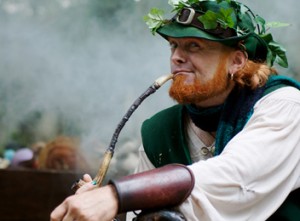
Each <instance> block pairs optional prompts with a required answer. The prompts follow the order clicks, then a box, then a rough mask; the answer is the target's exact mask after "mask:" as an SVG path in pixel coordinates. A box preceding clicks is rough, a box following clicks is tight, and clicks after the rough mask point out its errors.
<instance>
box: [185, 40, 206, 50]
mask: <svg viewBox="0 0 300 221" xmlns="http://www.w3.org/2000/svg"><path fill="white" fill-rule="evenodd" d="M201 49H203V47H201V45H199V44H197V43H195V42H191V43H189V44H188V50H189V51H198V50H201Z"/></svg>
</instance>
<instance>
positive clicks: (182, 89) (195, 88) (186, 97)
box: [169, 59, 229, 104]
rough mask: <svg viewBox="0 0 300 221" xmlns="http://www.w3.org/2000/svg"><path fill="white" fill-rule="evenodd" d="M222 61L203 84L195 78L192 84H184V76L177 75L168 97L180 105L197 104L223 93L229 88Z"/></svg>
mask: <svg viewBox="0 0 300 221" xmlns="http://www.w3.org/2000/svg"><path fill="white" fill-rule="evenodd" d="M224 60H225V59H224ZM224 60H223V61H221V62H220V64H219V65H218V68H217V71H216V74H215V75H214V77H213V78H212V79H211V80H209V81H207V82H205V83H203V82H201V79H199V78H195V80H194V82H193V84H190V83H186V76H185V75H177V76H176V77H175V78H174V81H173V83H172V85H171V87H170V90H169V95H170V96H171V97H172V98H173V99H175V100H176V101H177V102H178V103H180V104H191V103H193V104H197V103H200V102H202V101H205V100H207V99H209V98H211V97H214V96H217V95H219V94H221V93H223V92H224V91H225V90H227V89H228V86H229V83H228V74H227V70H226V68H225V61H224Z"/></svg>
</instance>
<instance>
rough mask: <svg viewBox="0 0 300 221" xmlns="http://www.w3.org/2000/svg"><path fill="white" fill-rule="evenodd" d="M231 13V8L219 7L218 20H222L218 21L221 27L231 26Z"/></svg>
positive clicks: (232, 23) (232, 22) (232, 24)
mask: <svg viewBox="0 0 300 221" xmlns="http://www.w3.org/2000/svg"><path fill="white" fill-rule="evenodd" d="M232 13H233V8H228V9H224V8H221V10H220V13H219V18H218V20H221V21H222V22H220V24H221V26H222V28H227V27H229V28H233V26H234V21H233V19H232V17H231V15H232Z"/></svg>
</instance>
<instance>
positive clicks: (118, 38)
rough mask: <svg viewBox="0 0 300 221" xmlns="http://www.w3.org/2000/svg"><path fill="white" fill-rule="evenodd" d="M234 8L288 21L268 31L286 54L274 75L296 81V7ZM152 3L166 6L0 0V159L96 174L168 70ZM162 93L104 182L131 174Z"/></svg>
mask: <svg viewBox="0 0 300 221" xmlns="http://www.w3.org/2000/svg"><path fill="white" fill-rule="evenodd" d="M241 2H244V3H246V4H247V5H248V6H250V8H252V9H253V11H254V12H255V13H257V14H259V15H261V16H262V17H264V18H265V19H266V20H267V21H268V22H272V21H279V22H285V23H289V24H290V26H289V27H284V28H279V29H272V32H273V33H274V35H273V36H274V38H275V40H276V41H278V42H280V43H282V44H283V45H284V46H285V48H286V49H287V55H288V59H289V68H288V69H280V68H279V70H280V72H281V73H282V74H285V75H290V76H294V77H296V78H298V79H299V72H300V62H298V54H297V52H298V50H299V49H300V46H299V45H300V44H299V43H298V30H299V29H300V27H299V26H300V20H299V19H298V15H297V11H296V10H297V9H298V8H299V4H300V3H298V2H297V1H295V0H286V1H274V0H260V1H258V0H256V1H253V0H252V1H250V0H248V1H246V0H245V1H241ZM152 7H159V8H162V9H165V10H166V12H169V10H170V6H169V5H168V4H167V0H122V1H120V0H101V1H100V0H0V157H2V159H8V160H12V159H13V157H14V156H16V153H18V154H19V159H16V160H17V162H15V163H16V164H18V160H19V161H20V160H22V159H27V160H28V161H30V160H32V159H34V162H31V161H30V166H32V167H33V168H43V167H44V168H45V167H47V166H46V164H47V163H48V164H49V165H51V162H46V161H47V160H46V159H45V155H47V154H49V153H50V152H51V151H52V154H53V155H56V156H60V155H62V156H63V155H68V154H69V156H72V157H73V158H74V157H75V158H76V159H75V160H74V159H73V160H74V161H76V162H78V159H79V161H80V162H81V164H80V165H78V164H77V165H75V166H74V167H72V166H70V165H72V164H71V163H70V164H66V165H65V164H64V163H62V164H58V163H57V162H54V163H53V162H52V168H54V169H66V170H68V169H74V170H84V171H85V172H88V173H91V174H92V175H94V173H95V171H96V170H97V169H98V167H99V165H100V161H101V159H102V156H103V153H104V151H105V150H106V148H107V147H108V145H109V143H110V139H111V137H112V135H113V133H114V130H115V128H116V126H117V124H118V123H119V121H120V120H121V118H122V117H123V115H124V114H125V112H126V111H127V109H128V108H129V107H130V105H131V104H132V103H133V101H134V100H135V99H137V98H138V96H140V94H141V93H143V92H144V91H145V90H146V89H147V88H148V87H149V86H150V85H151V84H152V83H153V82H154V80H155V79H156V78H158V77H159V76H161V75H165V74H167V73H168V72H169V49H168V44H167V42H166V41H165V40H163V39H162V38H161V37H159V36H152V34H151V33H150V31H149V29H148V27H147V26H146V25H145V23H144V21H143V19H142V18H143V16H144V15H146V14H147V13H148V12H149V10H150V8H152ZM168 87H169V83H167V84H166V85H164V86H163V87H162V88H161V89H160V90H159V91H157V92H156V93H155V94H153V95H151V96H150V97H149V98H147V99H146V100H145V101H144V102H143V103H142V105H141V106H140V107H139V108H138V109H137V110H136V112H135V113H134V114H133V115H132V117H131V118H130V119H129V121H128V123H127V124H126V125H125V127H124V129H123V130H122V132H121V134H120V137H119V141H118V143H117V145H116V153H115V156H114V158H113V161H112V164H111V166H110V169H109V172H108V173H109V175H108V176H109V177H110V178H111V177H115V176H120V175H124V174H128V173H130V172H132V171H133V169H134V166H135V164H136V161H137V149H138V147H139V145H140V126H141V124H142V122H143V120H145V119H146V118H148V117H150V116H151V115H152V114H154V113H155V112H157V111H158V110H160V109H163V108H165V107H168V106H170V105H173V104H174V101H172V100H171V99H169V97H168V94H167V91H168ZM55 146H60V148H58V149H56V150H55V148H54V147H55ZM46 147H47V148H48V149H47V151H44V149H45V148H46ZM69 147H71V151H69V152H68V150H70V148H69ZM20 150H22V151H20ZM29 150H30V151H32V152H33V155H34V156H32V155H31V154H32V153H30V152H29ZM43 151H44V153H42V154H41V152H43ZM72 154H73V155H72ZM75 155H76V156H75ZM78 156H79V157H78ZM48 161H51V160H49V159H48ZM10 162H11V161H10ZM6 165H7V164H6ZM2 167H3V168H5V165H4V163H3V165H2Z"/></svg>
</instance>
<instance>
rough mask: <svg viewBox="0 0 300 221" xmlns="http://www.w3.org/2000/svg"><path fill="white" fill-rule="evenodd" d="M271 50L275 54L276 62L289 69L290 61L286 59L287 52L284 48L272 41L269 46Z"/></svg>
mask: <svg viewBox="0 0 300 221" xmlns="http://www.w3.org/2000/svg"><path fill="white" fill-rule="evenodd" d="M268 46H269V48H270V50H271V51H272V53H273V56H274V59H275V62H276V63H278V64H279V65H280V66H282V67H284V68H287V67H288V61H287V57H286V53H285V52H286V50H285V48H283V47H282V46H281V45H280V44H278V43H277V42H275V41H271V42H270V43H269V44H268Z"/></svg>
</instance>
